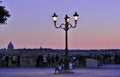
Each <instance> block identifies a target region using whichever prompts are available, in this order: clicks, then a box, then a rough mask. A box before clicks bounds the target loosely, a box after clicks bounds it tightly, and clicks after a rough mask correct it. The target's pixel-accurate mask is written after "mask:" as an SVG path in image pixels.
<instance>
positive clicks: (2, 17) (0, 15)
mask: <svg viewBox="0 0 120 77" xmlns="http://www.w3.org/2000/svg"><path fill="white" fill-rule="evenodd" d="M8 17H10V14H9V11H7V10H6V9H5V7H4V6H0V24H6V20H7V18H8Z"/></svg>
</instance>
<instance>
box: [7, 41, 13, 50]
mask: <svg viewBox="0 0 120 77" xmlns="http://www.w3.org/2000/svg"><path fill="white" fill-rule="evenodd" d="M7 50H8V51H12V50H14V45H13V44H12V42H10V43H9V44H8V46H7Z"/></svg>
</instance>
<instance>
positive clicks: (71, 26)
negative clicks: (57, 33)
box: [69, 24, 77, 29]
mask: <svg viewBox="0 0 120 77" xmlns="http://www.w3.org/2000/svg"><path fill="white" fill-rule="evenodd" d="M69 25H70V27H69V29H70V28H75V27H76V26H77V24H75V26H73V25H72V24H69Z"/></svg>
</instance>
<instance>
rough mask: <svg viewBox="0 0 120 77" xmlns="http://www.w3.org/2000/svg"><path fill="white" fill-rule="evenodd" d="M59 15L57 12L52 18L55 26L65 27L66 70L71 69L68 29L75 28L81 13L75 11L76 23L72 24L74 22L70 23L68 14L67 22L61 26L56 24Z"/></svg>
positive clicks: (58, 27)
mask: <svg viewBox="0 0 120 77" xmlns="http://www.w3.org/2000/svg"><path fill="white" fill-rule="evenodd" d="M57 17H58V16H57V15H56V13H54V14H53V16H52V19H53V22H54V25H55V28H57V29H60V28H61V29H63V30H65V61H64V70H69V56H68V30H69V29H71V28H75V27H76V26H77V21H78V17H79V15H78V14H77V12H75V14H74V15H73V17H74V21H75V25H74V26H72V24H71V23H70V18H69V17H68V16H67V15H66V16H65V18H64V19H65V23H62V24H61V25H60V26H57V25H56V22H57Z"/></svg>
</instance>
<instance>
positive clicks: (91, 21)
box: [0, 0, 120, 49]
mask: <svg viewBox="0 0 120 77" xmlns="http://www.w3.org/2000/svg"><path fill="white" fill-rule="evenodd" d="M2 1H3V3H2V4H0V5H4V6H6V9H7V10H9V11H10V14H11V17H10V18H9V19H8V21H7V24H6V25H1V27H0V48H4V47H7V44H8V43H9V42H10V41H12V43H13V44H14V46H15V48H24V47H25V48H39V47H40V46H41V45H42V46H43V47H47V48H62V49H64V44H65V37H64V36H65V35H64V34H65V33H64V31H63V30H61V29H55V27H54V24H53V21H52V17H51V16H52V15H53V13H54V12H56V13H57V15H58V22H57V24H58V26H59V25H60V24H61V23H64V17H65V14H68V16H69V17H70V22H71V24H73V25H74V21H73V17H72V16H73V14H74V12H78V14H79V21H78V26H77V27H76V28H75V29H71V30H69V48H70V49H102V48H120V34H119V33H120V0H2Z"/></svg>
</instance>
